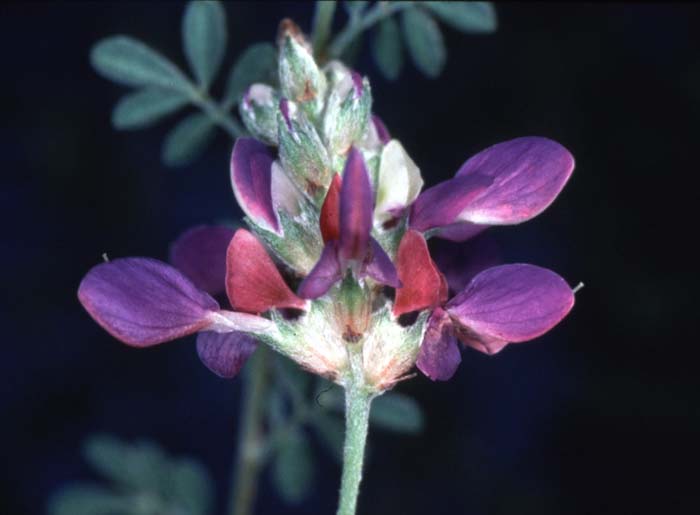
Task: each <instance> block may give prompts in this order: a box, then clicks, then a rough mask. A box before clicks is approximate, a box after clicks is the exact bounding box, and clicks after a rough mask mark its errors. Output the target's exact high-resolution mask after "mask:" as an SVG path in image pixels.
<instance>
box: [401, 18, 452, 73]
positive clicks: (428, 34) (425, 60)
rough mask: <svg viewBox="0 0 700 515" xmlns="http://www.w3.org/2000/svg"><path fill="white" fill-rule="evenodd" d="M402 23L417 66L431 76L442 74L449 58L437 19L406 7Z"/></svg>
mask: <svg viewBox="0 0 700 515" xmlns="http://www.w3.org/2000/svg"><path fill="white" fill-rule="evenodd" d="M401 24H402V28H403V35H404V39H405V41H406V46H407V47H408V51H409V53H410V54H411V58H412V59H413V62H414V64H415V65H416V68H418V70H420V71H421V72H423V73H424V74H425V75H427V76H428V77H431V78H435V77H437V76H438V75H440V73H441V72H442V69H443V68H444V66H445V60H446V59H447V50H446V49H445V43H444V41H443V39H442V33H441V32H440V28H439V27H438V24H437V23H436V22H435V20H433V19H432V18H431V17H430V16H428V15H427V14H426V13H425V12H423V11H421V10H420V9H405V10H404V11H403V13H402V15H401Z"/></svg>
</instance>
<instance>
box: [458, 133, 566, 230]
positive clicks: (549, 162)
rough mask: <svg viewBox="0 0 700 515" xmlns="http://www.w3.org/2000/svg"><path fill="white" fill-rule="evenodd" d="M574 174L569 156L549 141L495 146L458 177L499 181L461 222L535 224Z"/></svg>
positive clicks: (518, 141)
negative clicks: (535, 217)
mask: <svg viewBox="0 0 700 515" xmlns="http://www.w3.org/2000/svg"><path fill="white" fill-rule="evenodd" d="M573 169H574V158H573V156H572V155H571V154H570V153H569V151H568V150H566V149H565V148H564V147H563V146H561V145H560V144H559V143H557V142H556V141H552V140H550V139H547V138H540V137H527V138H517V139H514V140H510V141H506V142H504V143H498V144H497V145H493V146H491V147H489V148H487V149H486V150H483V151H481V152H479V153H478V154H476V155H475V156H474V157H472V158H471V159H469V160H468V161H467V162H466V163H464V164H463V165H462V167H461V168H460V169H459V171H458V172H457V177H468V176H470V175H474V174H478V175H486V176H488V177H491V178H493V184H492V185H491V186H490V187H489V188H488V189H487V190H486V191H485V192H484V194H483V195H481V196H479V198H477V199H475V200H474V202H472V203H471V204H470V205H469V206H468V209H466V210H465V211H464V212H463V213H462V215H461V216H460V219H461V220H465V221H469V222H474V223H479V224H492V225H504V224H517V223H520V222H524V221H525V220H529V219H530V218H532V217H534V216H536V215H538V214H539V213H541V212H542V211H543V210H544V209H545V208H546V207H547V206H549V205H550V204H551V203H552V202H553V201H554V199H555V198H556V197H557V195H559V192H560V191H561V190H562V188H563V187H564V185H565V184H566V181H568V180H569V177H570V176H571V172H572V171H573Z"/></svg>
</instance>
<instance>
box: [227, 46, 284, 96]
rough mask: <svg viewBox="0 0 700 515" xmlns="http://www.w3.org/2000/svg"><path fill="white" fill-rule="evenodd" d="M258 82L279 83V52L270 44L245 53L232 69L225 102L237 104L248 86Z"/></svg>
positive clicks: (252, 47)
mask: <svg viewBox="0 0 700 515" xmlns="http://www.w3.org/2000/svg"><path fill="white" fill-rule="evenodd" d="M256 82H262V83H265V84H270V85H274V84H275V83H276V82H277V50H276V49H275V47H274V46H272V45H271V44H270V43H256V44H254V45H251V46H249V47H248V48H246V49H245V50H244V51H243V53H242V54H241V56H240V57H239V58H238V60H237V61H236V63H235V64H234V65H233V68H231V73H230V75H229V78H228V83H227V85H226V99H225V100H224V102H226V103H228V104H234V103H237V102H238V101H239V100H240V99H241V97H242V96H243V94H244V93H245V91H246V89H248V86H250V85H251V84H254V83H256Z"/></svg>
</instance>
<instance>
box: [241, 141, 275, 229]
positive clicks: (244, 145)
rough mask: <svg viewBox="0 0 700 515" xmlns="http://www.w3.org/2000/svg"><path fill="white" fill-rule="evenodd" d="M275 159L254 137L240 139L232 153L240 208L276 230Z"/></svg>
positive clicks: (267, 227) (267, 226) (257, 222)
mask: <svg viewBox="0 0 700 515" xmlns="http://www.w3.org/2000/svg"><path fill="white" fill-rule="evenodd" d="M272 162H273V157H272V154H271V153H270V151H269V149H268V148H267V147H266V146H265V145H263V144H262V143H260V142H259V141H258V140H255V139H253V138H238V139H237V140H236V144H235V145H234V146H233V154H232V155H231V183H232V185H233V192H234V194H235V195H236V200H237V201H238V204H239V205H240V206H241V209H243V211H244V212H245V214H246V215H248V216H249V217H250V218H251V219H252V220H253V221H254V222H255V223H256V224H258V225H262V226H263V227H265V228H266V229H270V230H272V231H275V232H277V233H279V232H280V227H279V222H278V221H277V215H276V214H275V210H274V207H273V205H272V186H271V181H272V179H271V177H272V172H271V168H272Z"/></svg>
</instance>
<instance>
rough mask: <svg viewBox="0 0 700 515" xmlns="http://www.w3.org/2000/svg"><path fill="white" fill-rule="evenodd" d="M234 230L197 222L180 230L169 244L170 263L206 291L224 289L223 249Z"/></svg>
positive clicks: (224, 263) (224, 257) (224, 258)
mask: <svg viewBox="0 0 700 515" xmlns="http://www.w3.org/2000/svg"><path fill="white" fill-rule="evenodd" d="M234 232H235V231H234V230H233V229H231V228H229V227H224V226H213V225H200V226H198V227H193V228H192V229H190V230H188V231H186V232H184V233H183V234H182V235H180V237H179V238H178V239H177V240H175V241H174V242H173V244H172V245H171V246H170V263H171V264H172V265H173V266H174V267H175V268H177V269H178V270H180V271H181V272H182V273H183V274H185V275H186V276H187V277H188V278H189V279H190V280H191V281H192V282H193V283H194V284H195V285H196V286H197V287H198V288H200V289H202V290H204V291H206V292H207V293H209V294H210V295H218V294H220V293H223V292H224V291H225V289H226V286H225V279H226V249H227V248H228V244H229V242H230V241H231V238H233V233H234Z"/></svg>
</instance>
